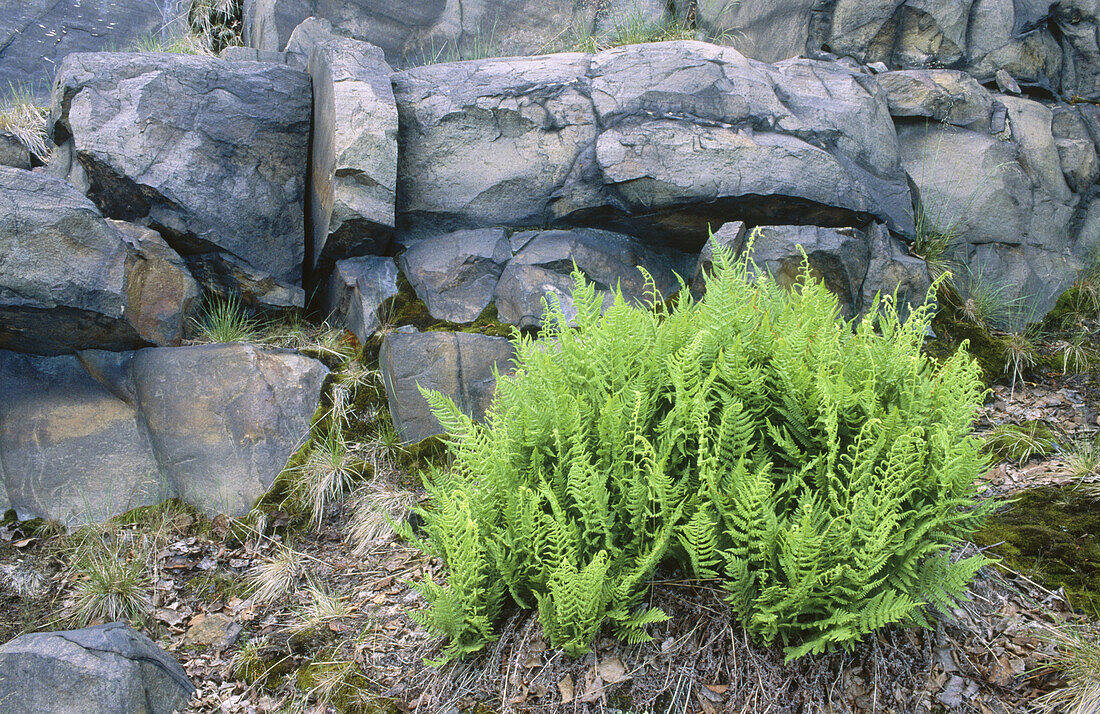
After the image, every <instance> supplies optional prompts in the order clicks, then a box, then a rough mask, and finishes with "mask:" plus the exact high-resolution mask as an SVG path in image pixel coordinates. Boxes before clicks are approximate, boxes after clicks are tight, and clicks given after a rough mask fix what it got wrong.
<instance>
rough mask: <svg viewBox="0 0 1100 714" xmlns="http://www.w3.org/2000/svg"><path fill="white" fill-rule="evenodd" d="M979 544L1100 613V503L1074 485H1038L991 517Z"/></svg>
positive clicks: (1079, 604)
mask: <svg viewBox="0 0 1100 714" xmlns="http://www.w3.org/2000/svg"><path fill="white" fill-rule="evenodd" d="M974 542H975V543H977V544H978V545H981V546H993V547H992V548H991V551H992V552H993V553H994V554H996V555H997V556H999V557H1000V558H1001V559H1002V560H1003V561H1004V564H1005V565H1007V566H1008V567H1010V568H1012V569H1013V570H1017V571H1019V572H1021V573H1023V574H1024V575H1026V576H1027V577H1029V578H1031V579H1032V580H1035V581H1036V582H1038V583H1040V584H1042V585H1043V586H1045V587H1047V588H1050V589H1051V590H1056V589H1057V588H1059V587H1063V588H1065V590H1066V594H1067V595H1068V596H1069V599H1070V604H1071V605H1072V606H1073V607H1075V608H1080V609H1082V610H1084V611H1085V612H1087V613H1089V614H1090V615H1093V616H1100V503H1097V501H1096V500H1095V499H1093V498H1089V497H1088V496H1086V495H1085V494H1084V493H1082V492H1081V491H1079V490H1075V489H1072V488H1057V487H1047V488H1036V489H1031V490H1028V491H1026V492H1024V493H1023V494H1022V495H1020V496H1019V498H1018V499H1016V500H1015V501H1013V502H1012V503H1011V504H1009V505H1008V506H1006V507H1005V508H1003V509H1001V510H1000V511H999V512H998V513H996V514H994V515H993V516H991V517H990V518H989V520H988V521H987V523H986V525H985V526H984V527H983V528H982V529H981V530H979V531H978V532H976V533H975V534H974Z"/></svg>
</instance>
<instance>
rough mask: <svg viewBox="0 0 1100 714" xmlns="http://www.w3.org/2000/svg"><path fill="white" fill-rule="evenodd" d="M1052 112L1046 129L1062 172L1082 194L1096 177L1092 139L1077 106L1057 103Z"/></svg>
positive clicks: (1098, 172)
mask: <svg viewBox="0 0 1100 714" xmlns="http://www.w3.org/2000/svg"><path fill="white" fill-rule="evenodd" d="M1052 111H1053V118H1052V120H1051V125H1050V131H1051V134H1052V135H1053V136H1054V145H1055V146H1056V147H1058V159H1059V161H1060V162H1061V164H1062V173H1063V175H1064V176H1065V178H1066V183H1068V184H1069V187H1070V189H1072V190H1073V192H1074V193H1084V192H1086V191H1087V190H1088V189H1089V187H1090V186H1092V185H1093V184H1094V183H1096V179H1097V178H1098V177H1100V163H1098V160H1097V153H1096V142H1095V141H1094V140H1093V138H1092V134H1091V133H1090V132H1089V127H1088V123H1087V122H1086V121H1085V118H1084V117H1083V116H1082V114H1081V111H1080V110H1079V109H1078V108H1077V107H1070V106H1065V105H1059V106H1056V107H1054V108H1053V109H1052Z"/></svg>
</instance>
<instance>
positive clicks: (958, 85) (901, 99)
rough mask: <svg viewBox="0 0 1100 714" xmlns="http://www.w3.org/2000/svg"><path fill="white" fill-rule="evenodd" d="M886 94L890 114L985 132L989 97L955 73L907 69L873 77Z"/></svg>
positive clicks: (968, 78) (970, 79)
mask: <svg viewBox="0 0 1100 714" xmlns="http://www.w3.org/2000/svg"><path fill="white" fill-rule="evenodd" d="M877 79H878V82H879V84H880V85H882V88H883V90H885V91H886V101H887V103H888V104H889V106H890V114H891V115H893V116H895V117H925V118H927V119H931V120H932V121H936V122H941V123H944V124H953V125H955V126H961V127H963V128H967V129H974V130H975V131H989V122H990V118H991V117H992V116H993V101H994V100H993V96H992V95H991V94H990V93H989V90H987V89H986V88H985V87H983V86H982V85H981V84H979V83H978V81H977V80H976V79H974V78H973V77H971V76H970V75H968V74H966V73H965V72H960V71H958V70H948V69H911V70H901V71H898V72H883V73H882V74H879V75H878V76H877Z"/></svg>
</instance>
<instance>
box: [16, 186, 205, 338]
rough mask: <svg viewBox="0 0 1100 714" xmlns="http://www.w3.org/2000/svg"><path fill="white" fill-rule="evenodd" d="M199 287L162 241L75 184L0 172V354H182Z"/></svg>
mask: <svg viewBox="0 0 1100 714" xmlns="http://www.w3.org/2000/svg"><path fill="white" fill-rule="evenodd" d="M197 298H198V286H197V285H196V283H195V281H194V280H192V278H191V276H190V274H189V273H188V272H187V269H186V267H185V265H184V264H183V260H182V259H181V258H180V256H179V255H178V254H176V253H175V252H174V251H173V250H172V249H171V248H169V247H168V245H167V244H165V243H164V242H163V241H162V240H161V239H160V237H159V236H158V235H157V234H156V233H154V232H152V231H148V230H145V229H142V228H140V227H138V226H131V225H128V224H125V223H120V222H114V221H107V220H105V219H104V218H103V216H102V215H100V212H99V210H98V209H97V208H96V206H95V205H94V204H93V203H92V202H91V201H89V200H88V199H87V198H85V197H84V196H83V195H82V194H81V193H80V192H79V191H77V190H76V189H74V188H73V187H72V186H70V185H69V184H67V183H65V182H64V181H61V180H60V179H56V178H53V177H50V176H45V175H42V174H39V173H33V172H30V171H23V170H20V169H13V168H6V167H0V349H11V350H21V351H27V352H39V353H43V354H60V353H64V352H71V351H74V350H80V349H89V348H101V349H115V350H125V349H133V348H135V347H142V346H146V345H150V344H156V345H172V344H178V343H179V340H180V337H181V336H182V331H183V327H184V323H185V321H186V319H187V316H188V315H189V314H190V313H191V312H192V310H193V308H194V307H195V306H196V300H197Z"/></svg>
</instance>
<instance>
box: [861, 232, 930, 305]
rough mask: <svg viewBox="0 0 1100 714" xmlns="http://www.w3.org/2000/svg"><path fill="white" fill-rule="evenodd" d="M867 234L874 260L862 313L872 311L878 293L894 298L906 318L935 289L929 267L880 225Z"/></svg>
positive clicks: (866, 280) (864, 291)
mask: <svg viewBox="0 0 1100 714" xmlns="http://www.w3.org/2000/svg"><path fill="white" fill-rule="evenodd" d="M865 233H866V235H867V239H868V248H869V249H870V254H871V260H870V262H869V263H868V265H867V276H866V277H865V278H864V279H863V290H862V300H861V305H860V312H862V313H866V312H867V311H868V310H870V309H871V306H872V304H873V303H874V300H875V295H876V294H877V295H880V296H882V297H883V298H885V297H886V296H891V297H892V298H895V299H896V302H895V305H896V306H897V309H898V313H899V314H900V315H901V316H902V318H903V319H904V318H905V317H906V316H908V314H909V311H910V309H911V308H913V307H916V306H918V305H921V304H923V303H924V301H925V299H926V298H927V297H928V289H929V288H930V287H931V286H932V279H931V277H930V276H929V274H928V266H927V265H926V264H925V262H924V261H923V260H922V259H920V258H917V257H916V256H914V255H911V254H910V253H909V248H908V247H907V246H906V245H905V244H904V243H902V242H901V241H899V240H898V239H897V238H895V237H893V236H892V235H890V232H889V231H888V230H886V228H885V227H884V226H882V225H881V224H878V223H874V224H872V225H871V226H870V227H869V228H868V229H867V230H866V231H865Z"/></svg>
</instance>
